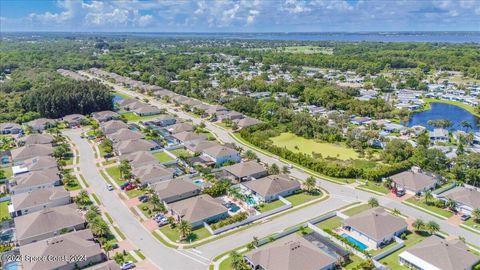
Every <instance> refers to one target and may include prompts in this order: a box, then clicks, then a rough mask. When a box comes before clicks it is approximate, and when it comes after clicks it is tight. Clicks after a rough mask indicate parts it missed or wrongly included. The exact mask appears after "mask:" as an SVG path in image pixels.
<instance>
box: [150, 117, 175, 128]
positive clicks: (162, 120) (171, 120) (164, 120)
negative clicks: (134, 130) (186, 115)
mask: <svg viewBox="0 0 480 270" xmlns="http://www.w3.org/2000/svg"><path fill="white" fill-rule="evenodd" d="M176 122H177V118H175V117H174V116H173V115H169V114H164V115H160V116H158V117H155V118H154V119H150V120H147V121H144V122H143V123H144V124H145V125H154V126H160V127H166V126H170V125H174V124H175V123H176Z"/></svg>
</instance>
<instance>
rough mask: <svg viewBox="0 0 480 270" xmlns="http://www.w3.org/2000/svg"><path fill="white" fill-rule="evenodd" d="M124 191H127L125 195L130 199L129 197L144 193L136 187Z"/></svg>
mask: <svg viewBox="0 0 480 270" xmlns="http://www.w3.org/2000/svg"><path fill="white" fill-rule="evenodd" d="M125 193H127V196H128V197H129V198H130V199H131V198H135V197H138V196H140V195H142V194H143V193H145V190H143V189H139V188H136V189H131V190H127V191H125Z"/></svg>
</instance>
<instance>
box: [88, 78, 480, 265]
mask: <svg viewBox="0 0 480 270" xmlns="http://www.w3.org/2000/svg"><path fill="white" fill-rule="evenodd" d="M81 73H82V74H84V75H86V76H88V77H90V78H96V79H99V78H97V77H94V76H92V75H91V74H89V73H86V72H81ZM99 80H100V81H102V82H103V83H105V84H107V85H110V86H112V87H113V88H114V89H115V91H118V92H121V93H125V94H128V95H130V96H134V97H139V98H142V99H143V98H147V99H149V100H150V103H151V104H152V105H155V106H158V107H159V108H165V109H166V110H167V111H168V112H170V113H173V114H176V115H177V116H178V117H180V118H183V119H188V120H191V121H192V122H193V123H194V124H199V123H200V122H203V119H200V118H197V117H193V116H191V115H189V114H187V113H185V112H182V111H176V110H174V109H173V108H172V106H170V105H169V104H165V103H162V102H159V101H157V100H155V99H153V98H152V97H149V96H146V95H143V94H139V93H136V92H132V91H129V90H126V89H125V88H124V87H122V86H119V85H116V84H112V83H110V82H108V81H105V80H103V79H99ZM205 124H206V127H207V129H208V130H210V131H211V132H212V133H213V134H215V135H216V136H217V137H218V138H219V139H220V140H221V141H223V142H226V143H235V144H237V145H238V142H237V141H236V140H234V139H233V138H232V137H231V136H230V135H231V134H230V133H229V132H228V131H226V130H225V129H222V128H220V127H218V126H216V125H214V124H212V123H210V122H208V121H205ZM242 147H243V148H244V149H250V150H252V151H254V152H255V153H256V154H257V156H258V158H260V160H261V161H262V162H264V163H267V164H273V163H276V164H277V165H278V166H280V167H281V166H284V165H287V163H284V162H282V161H280V160H279V159H278V158H276V157H272V156H268V155H265V154H263V153H261V152H259V151H257V150H255V149H253V148H250V147H249V146H246V145H243V144H242ZM92 155H93V154H92ZM93 166H95V165H93ZM82 171H83V168H82ZM291 174H292V175H293V176H294V177H296V178H298V179H301V180H305V179H306V178H307V177H309V176H310V175H309V174H308V173H306V172H304V171H303V170H300V169H298V168H294V169H292V170H291ZM317 184H318V185H320V186H321V187H322V188H323V189H326V190H327V191H328V192H329V193H330V194H331V197H332V198H331V199H329V200H326V201H324V202H322V203H319V204H318V205H321V206H318V207H319V208H321V207H323V206H325V211H321V213H319V212H317V211H312V210H311V207H307V208H305V209H302V210H299V211H298V214H297V212H293V213H290V214H287V215H285V216H283V217H281V218H278V219H275V220H273V221H270V222H267V223H265V224H262V225H259V226H255V227H253V228H250V229H247V230H245V231H242V232H239V233H236V234H232V235H230V236H227V237H224V238H221V239H219V240H217V241H214V242H211V243H208V244H205V245H202V246H200V247H199V248H198V250H196V252H201V254H202V256H205V257H208V258H213V257H215V256H216V255H218V254H220V253H223V252H225V251H228V250H231V249H234V248H236V247H238V246H241V245H243V244H246V243H248V242H250V241H251V239H252V237H253V236H257V237H262V236H267V235H269V234H271V233H273V232H275V231H279V230H282V229H285V228H287V227H289V226H291V225H295V224H298V223H300V222H302V221H306V220H308V219H310V218H313V217H316V216H318V215H320V214H322V213H325V212H328V211H329V210H328V209H330V206H331V205H330V202H334V203H333V204H334V205H336V207H334V208H333V209H335V208H338V207H341V206H342V205H345V204H347V203H348V202H349V201H367V200H368V199H369V198H371V197H375V198H377V199H378V201H379V202H380V204H381V205H383V206H386V207H388V208H391V209H393V208H396V209H398V210H400V212H401V213H402V214H404V215H407V216H409V217H411V218H422V219H424V220H433V221H436V222H437V223H438V224H440V227H441V231H444V232H446V233H448V234H451V235H457V236H462V237H464V238H465V239H466V240H467V242H470V243H473V244H474V243H480V235H478V234H475V233H473V232H470V231H467V230H465V229H462V228H460V227H458V226H456V225H452V224H450V223H448V222H447V221H445V220H442V219H439V218H436V217H434V216H432V215H429V214H427V213H425V212H422V211H420V210H417V209H415V208H412V207H409V206H407V205H404V204H402V203H400V202H398V201H394V200H392V199H390V198H387V197H384V196H378V195H375V194H372V193H369V192H366V191H362V190H357V189H355V188H353V187H352V186H348V185H339V184H335V183H332V182H329V181H328V180H324V179H321V178H320V179H319V180H318V181H317ZM342 202H343V204H342ZM316 205H317V204H316ZM316 205H315V206H316ZM307 209H308V211H307ZM304 210H305V211H304ZM317 210H318V209H317ZM330 210H332V209H330ZM127 211H128V210H127ZM300 213H301V214H300ZM294 215H295V218H291V217H294ZM298 215H300V216H298ZM142 249H144V247H142ZM167 265H168V264H167Z"/></svg>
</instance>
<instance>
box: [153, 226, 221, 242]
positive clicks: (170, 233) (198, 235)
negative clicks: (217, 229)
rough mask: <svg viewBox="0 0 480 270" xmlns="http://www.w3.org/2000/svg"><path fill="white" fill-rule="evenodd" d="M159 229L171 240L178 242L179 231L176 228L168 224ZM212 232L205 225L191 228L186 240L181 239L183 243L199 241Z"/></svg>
mask: <svg viewBox="0 0 480 270" xmlns="http://www.w3.org/2000/svg"><path fill="white" fill-rule="evenodd" d="M160 231H161V232H162V233H163V234H164V235H165V236H166V237H168V239H170V240H171V241H172V242H176V243H178V242H180V232H179V231H178V229H177V228H176V227H175V228H172V227H170V225H165V226H163V227H162V228H160ZM211 235H212V234H211V233H210V232H209V231H208V230H207V229H206V228H205V227H200V228H198V229H195V230H192V233H191V234H190V236H189V237H188V238H187V240H186V241H183V242H184V243H193V242H195V241H199V240H202V239H205V238H207V237H209V236H211Z"/></svg>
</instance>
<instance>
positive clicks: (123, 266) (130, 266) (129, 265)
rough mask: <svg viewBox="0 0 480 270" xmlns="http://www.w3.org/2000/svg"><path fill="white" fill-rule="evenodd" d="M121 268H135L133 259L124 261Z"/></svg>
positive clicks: (123, 269)
mask: <svg viewBox="0 0 480 270" xmlns="http://www.w3.org/2000/svg"><path fill="white" fill-rule="evenodd" d="M120 268H122V270H126V269H132V268H135V264H134V263H133V262H132V261H128V262H124V263H122V265H121V266H120Z"/></svg>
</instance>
